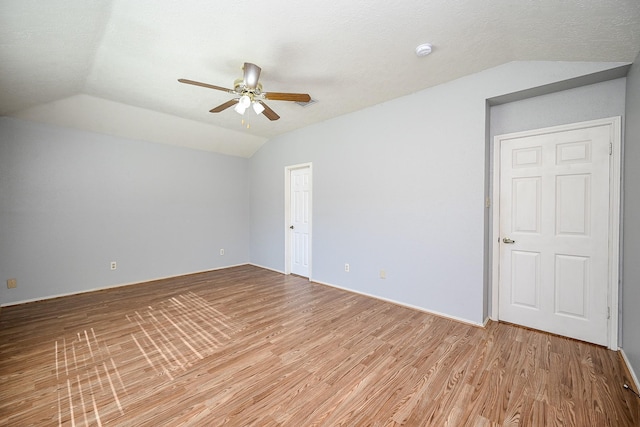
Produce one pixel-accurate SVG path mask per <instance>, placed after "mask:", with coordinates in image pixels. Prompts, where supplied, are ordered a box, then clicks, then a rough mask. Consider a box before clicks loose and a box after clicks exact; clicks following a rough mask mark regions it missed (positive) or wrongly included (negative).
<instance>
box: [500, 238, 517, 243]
mask: <svg viewBox="0 0 640 427" xmlns="http://www.w3.org/2000/svg"><path fill="white" fill-rule="evenodd" d="M502 242H503V243H515V242H516V241H515V240H511V239H509V238H508V237H505V238H504V239H502Z"/></svg>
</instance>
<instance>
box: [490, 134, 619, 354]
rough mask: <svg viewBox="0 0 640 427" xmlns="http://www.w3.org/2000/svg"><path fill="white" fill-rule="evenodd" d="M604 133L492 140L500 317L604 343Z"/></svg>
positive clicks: (606, 298) (607, 206) (607, 211)
mask: <svg viewBox="0 0 640 427" xmlns="http://www.w3.org/2000/svg"><path fill="white" fill-rule="evenodd" d="M611 135H612V132H611V126H610V125H607V124H604V125H599V126H589V125H585V126H584V127H579V128H574V129H568V130H560V131H554V132H542V133H540V134H530V135H526V136H514V137H513V138H508V137H507V138H500V137H497V138H496V139H497V140H499V141H500V144H499V147H496V149H499V150H500V163H499V165H496V167H499V168H500V172H499V174H500V180H499V186H500V189H499V192H500V193H499V194H500V199H499V212H498V214H499V239H500V243H499V257H500V259H499V289H498V291H499V319H500V320H504V321H507V322H512V323H517V324H520V325H524V326H528V327H531V328H535V329H540V330H544V331H548V332H552V333H557V334H560V335H564V336H568V337H572V338H577V339H580V340H584V341H588V342H592V343H596V344H601V345H608V343H609V341H608V339H609V330H610V329H609V314H610V311H609V310H610V305H609V300H610V285H609V281H610V270H609V269H610V268H612V266H611V265H610V246H609V245H610V237H611V236H610V182H609V180H610V149H611V147H612V145H611V143H612V141H611ZM613 268H615V266H613Z"/></svg>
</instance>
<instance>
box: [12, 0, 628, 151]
mask: <svg viewBox="0 0 640 427" xmlns="http://www.w3.org/2000/svg"><path fill="white" fill-rule="evenodd" d="M424 42H430V43H432V44H433V45H434V51H433V53H432V54H431V55H430V56H428V57H425V58H418V57H417V56H416V55H415V53H414V49H415V47H416V45H418V44H420V43H424ZM639 50H640V1H638V0H573V1H560V0H537V1H513V0H492V1H478V0H429V1H425V0H367V1H364V0H357V1H349V2H337V1H335V0H316V1H313V2H294V1H291V0H271V1H258V0H253V1H249V0H235V1H231V0H228V1H210V0H206V1H200V0H183V1H174V0H112V1H99V0H96V1H87V0H47V1H36V0H0V115H12V116H16V117H22V118H27V119H32V120H38V121H43V122H50V123H55V124H60V125H64V126H72V127H78V128H82V129H87V130H93V131H97V132H103V133H108V134H115V135H121V136H128V137H132V138H136V139H142V140H149V141H157V142H165V143H173V144H179V145H187V146H191V147H195V148H200V149H208V150H212V151H219V152H223V153H227V154H232V155H240V156H250V155H251V154H252V153H253V152H254V151H255V150H256V149H258V148H259V146H260V145H261V144H262V143H263V142H264V141H266V140H267V139H268V138H270V137H273V136H275V135H278V134H281V133H284V132H288V131H291V130H293V129H296V128H300V127H304V126H307V125H309V124H312V123H315V122H319V121H323V120H327V119H329V118H331V117H335V116H338V115H342V114H345V113H348V112H351V111H355V110H359V109H362V108H365V107H367V106H371V105H374V104H378V103H380V102H384V101H386V100H389V99H393V98H397V97H399V96H402V95H406V94H409V93H412V92H416V91H418V90H421V89H424V88H427V87H430V86H434V85H437V84H440V83H443V82H446V81H449V80H452V79H455V78H458V77H461V76H464V75H468V74H472V73H475V72H478V71H481V70H484V69H487V68H490V67H493V66H497V65H500V64H503V63H505V62H509V61H516V60H547V61H603V62H631V61H633V60H634V59H635V57H636V55H637V53H638V51H639ZM245 61H246V62H253V63H255V64H258V65H259V66H260V67H262V75H261V77H260V81H261V83H262V84H263V86H264V90H265V91H267V92H269V91H271V92H304V93H309V94H311V96H312V98H313V99H315V100H317V101H318V102H317V103H315V104H313V105H310V106H307V107H301V106H299V105H297V104H295V103H292V102H284V101H269V102H268V104H269V106H270V107H271V108H273V109H274V110H275V111H276V112H277V113H278V114H279V115H280V116H281V119H280V120H278V121H275V122H270V121H269V120H267V119H266V118H265V117H262V116H260V117H257V116H255V115H253V116H252V117H251V116H249V121H250V124H251V128H250V129H246V128H243V127H242V126H241V123H240V116H239V115H238V114H237V113H235V112H234V111H233V110H232V109H229V110H226V111H224V112H222V113H218V114H212V113H209V112H208V110H210V109H211V108H213V107H214V106H216V105H218V104H221V103H223V102H225V101H227V100H228V99H230V95H228V94H226V93H224V92H220V91H215V90H211V89H205V88H201V87H196V86H189V85H184V84H180V83H178V82H177V79H178V78H187V79H192V80H198V81H203V82H208V83H212V84H215V85H219V86H225V87H231V86H232V85H233V81H234V79H236V78H238V77H241V76H242V70H241V67H242V64H243V63H244V62H245ZM251 114H252V113H251Z"/></svg>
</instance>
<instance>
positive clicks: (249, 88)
mask: <svg viewBox="0 0 640 427" xmlns="http://www.w3.org/2000/svg"><path fill="white" fill-rule="evenodd" d="M242 69H243V71H244V76H243V77H242V78H241V79H236V81H235V82H234V83H233V89H227V88H225V87H221V86H216V85H212V84H208V83H201V82H196V81H194V80H188V79H178V81H179V82H180V83H186V84H190V85H195V86H202V87H206V88H209V89H216V90H221V91H223V92H227V93H230V94H232V95H234V96H236V97H237V98H234V99H231V100H229V101H227V102H225V103H223V104H220V105H218V106H217V107H215V108H212V109H211V110H209V112H210V113H219V112H221V111H224V110H226V109H227V108H229V107H231V106H233V105H235V107H234V110H235V111H236V112H237V113H239V114H244V112H245V111H246V110H247V108H249V107H253V110H254V111H255V112H256V114H260V113H263V114H264V115H265V116H267V118H268V119H269V120H278V119H279V118H280V116H279V115H278V114H276V112H275V111H273V110H272V109H271V108H269V106H268V105H267V104H265V103H264V102H263V101H262V100H263V99H268V100H270V101H295V102H309V101H311V97H310V96H309V95H308V94H306V93H284V92H263V91H262V84H261V83H259V82H258V78H259V77H260V71H261V69H260V67H258V66H257V65H256V64H251V63H250V62H245V63H244V66H243V67H242Z"/></svg>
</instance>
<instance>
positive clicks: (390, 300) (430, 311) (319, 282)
mask: <svg viewBox="0 0 640 427" xmlns="http://www.w3.org/2000/svg"><path fill="white" fill-rule="evenodd" d="M311 281H312V282H313V283H318V284H320V285H325V286H330V287H332V288H336V289H341V290H343V291H347V292H352V293H354V294H358V295H363V296H366V297H369V298H375V299H377V300H380V301H384V302H389V303H391V304H395V305H399V306H402V307H407V308H411V309H413V310H418V311H422V312H423V313H428V314H433V315H434V316H438V317H444V318H445V319H449V320H455V321H456V322H460V323H465V324H467V325H471V326H477V327H480V328H484V327H485V325H486V324H487V323H486V320H485V322H484V323H478V322H472V321H471V320H467V319H463V318H461V317H456V316H452V315H450V314H445V313H440V312H438V311H434V310H429V309H426V308H424V307H418V306H416V305H411V304H406V303H404V302H400V301H395V300H392V299H389V298H384V297H381V296H378V295H372V294H368V293H366V292H360V291H356V290H353V289H349V288H344V287H342V286H338V285H334V284H331V283H326V282H321V281H319V280H315V279H311Z"/></svg>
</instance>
